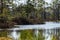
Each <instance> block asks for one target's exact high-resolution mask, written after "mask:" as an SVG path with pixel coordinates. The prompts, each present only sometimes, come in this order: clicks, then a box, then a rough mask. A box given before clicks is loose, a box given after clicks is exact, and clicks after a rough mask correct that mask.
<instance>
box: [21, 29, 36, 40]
mask: <svg viewBox="0 0 60 40" xmlns="http://www.w3.org/2000/svg"><path fill="white" fill-rule="evenodd" d="M20 33H21V40H36V38H35V37H34V34H33V33H34V32H33V30H23V31H21V32H20Z"/></svg>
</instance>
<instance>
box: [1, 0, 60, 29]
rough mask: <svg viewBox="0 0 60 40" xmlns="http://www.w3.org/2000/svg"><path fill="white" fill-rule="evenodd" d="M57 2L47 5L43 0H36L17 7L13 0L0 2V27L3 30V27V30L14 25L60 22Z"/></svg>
mask: <svg viewBox="0 0 60 40" xmlns="http://www.w3.org/2000/svg"><path fill="white" fill-rule="evenodd" d="M59 2H60V1H59V0H55V1H53V2H52V3H50V4H49V3H47V2H45V1H44V0H38V1H37V2H36V0H32V1H31V0H28V1H27V2H26V4H23V3H21V4H20V5H18V4H15V3H14V0H0V26H1V27H2V28H4V25H5V28H7V27H12V26H14V25H29V24H44V22H45V21H56V22H57V21H60V4H59ZM17 3H18V2H17ZM17 5H18V6H17ZM45 5H47V7H45ZM48 5H50V6H48Z"/></svg>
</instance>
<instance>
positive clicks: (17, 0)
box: [13, 0, 52, 7]
mask: <svg viewBox="0 0 60 40" xmlns="http://www.w3.org/2000/svg"><path fill="white" fill-rule="evenodd" d="M26 1H27V0H14V2H13V3H14V4H17V6H18V5H20V4H26ZM45 2H48V4H50V3H51V2H52V0H45ZM45 6H46V7H47V6H50V5H45Z"/></svg>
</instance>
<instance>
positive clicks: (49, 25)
mask: <svg viewBox="0 0 60 40" xmlns="http://www.w3.org/2000/svg"><path fill="white" fill-rule="evenodd" d="M15 26H17V27H16V28H11V29H7V30H12V32H10V34H9V35H8V36H11V37H13V38H14V40H18V37H19V35H20V32H19V33H18V32H17V31H16V30H20V31H21V30H29V29H31V30H35V35H36V36H37V38H38V32H39V30H41V29H42V30H43V35H44V37H45V40H51V35H53V34H54V35H56V31H55V29H57V28H60V22H45V24H40V25H39V24H37V25H15ZM53 29H54V30H53ZM0 30H2V29H0Z"/></svg>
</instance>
